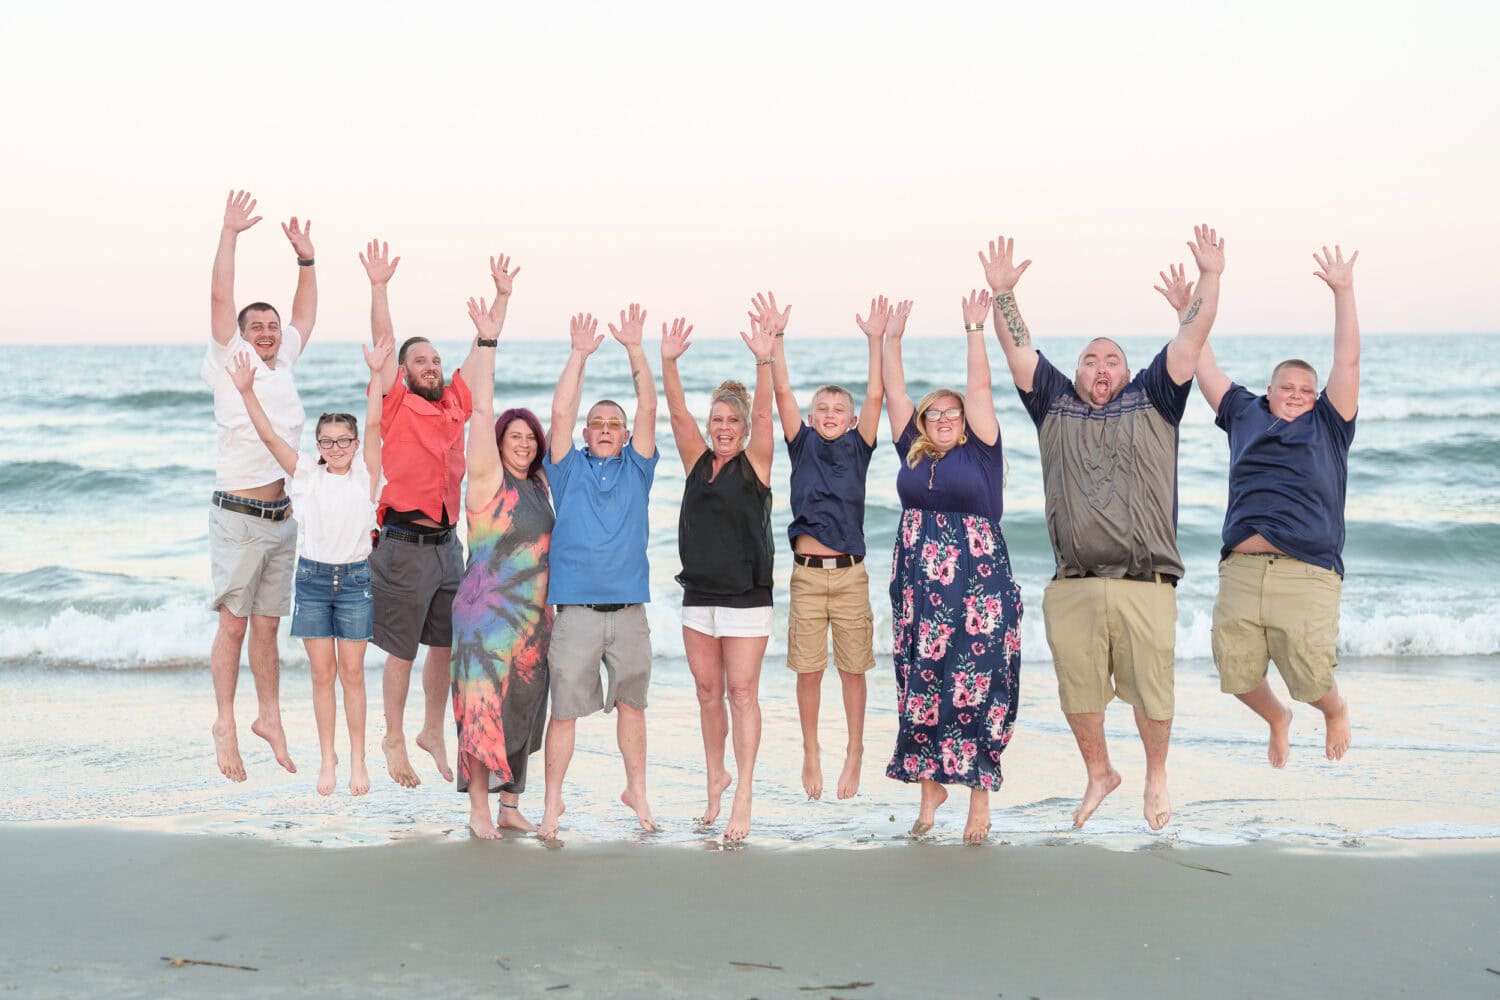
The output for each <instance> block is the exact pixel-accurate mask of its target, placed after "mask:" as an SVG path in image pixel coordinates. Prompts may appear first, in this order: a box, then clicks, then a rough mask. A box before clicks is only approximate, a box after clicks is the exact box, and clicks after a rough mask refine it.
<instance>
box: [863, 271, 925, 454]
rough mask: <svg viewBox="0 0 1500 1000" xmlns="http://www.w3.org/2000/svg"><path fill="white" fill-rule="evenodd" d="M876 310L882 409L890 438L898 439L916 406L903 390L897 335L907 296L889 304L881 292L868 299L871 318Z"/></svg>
mask: <svg viewBox="0 0 1500 1000" xmlns="http://www.w3.org/2000/svg"><path fill="white" fill-rule="evenodd" d="M877 311H879V312H880V313H881V315H882V316H883V319H884V330H883V340H882V343H881V348H880V376H881V381H882V382H883V383H884V384H885V412H886V415H887V416H888V417H889V418H890V421H891V440H893V441H899V440H901V432H902V431H904V430H906V425H907V424H909V423H911V415H912V411H913V410H914V409H916V407H915V406H913V405H912V401H911V397H910V396H908V395H907V394H906V368H905V366H904V365H903V364H902V362H901V338H902V336H903V335H905V333H906V317H908V316H910V315H911V299H905V300H903V301H902V302H901V303H899V304H898V305H897V306H896V307H895V308H891V306H890V305H889V304H888V303H887V302H886V300H885V297H884V296H881V297H880V298H878V299H876V300H875V301H874V302H872V303H870V317H871V319H872V320H873V319H874V317H875V314H876V312H877ZM858 318H859V317H858V316H856V317H855V319H858Z"/></svg>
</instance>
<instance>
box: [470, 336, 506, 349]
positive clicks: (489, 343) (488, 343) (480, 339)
mask: <svg viewBox="0 0 1500 1000" xmlns="http://www.w3.org/2000/svg"><path fill="white" fill-rule="evenodd" d="M474 343H476V344H478V345H479V346H480V347H498V346H499V345H500V338H499V337H496V338H495V339H494V340H485V339H484V338H483V337H475V338H474Z"/></svg>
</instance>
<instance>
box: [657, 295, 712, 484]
mask: <svg viewBox="0 0 1500 1000" xmlns="http://www.w3.org/2000/svg"><path fill="white" fill-rule="evenodd" d="M692 335H693V328H692V327H691V326H684V325H683V321H682V320H677V321H676V322H675V323H673V324H672V329H671V330H668V329H667V324H665V323H663V324H662V325H661V387H662V391H663V392H665V393H666V396H667V416H668V417H669V418H671V421H672V440H673V441H675V442H676V444H677V455H678V457H679V458H681V459H682V469H683V471H684V472H692V471H693V465H694V463H696V462H697V461H698V458H699V457H700V456H701V455H702V454H703V453H704V452H705V451H707V450H708V442H706V441H704V440H703V432H702V431H700V430H699V429H698V422H697V421H696V420H694V419H693V415H692V414H691V413H689V412H688V408H687V396H686V395H685V394H684V393H683V391H682V376H681V375H679V374H678V373H677V359H678V358H680V357H682V352H683V351H686V350H687V349H688V348H689V347H692V346H693V345H692V343H691V341H689V339H688V338H689V337H691V336H692Z"/></svg>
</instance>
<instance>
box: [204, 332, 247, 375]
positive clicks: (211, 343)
mask: <svg viewBox="0 0 1500 1000" xmlns="http://www.w3.org/2000/svg"><path fill="white" fill-rule="evenodd" d="M238 339H239V337H238V335H236V336H235V337H233V338H231V339H230V341H229V343H227V344H221V343H219V342H218V341H217V340H215V339H214V338H213V337H212V336H210V337H209V338H208V354H206V355H205V356H204V358H203V367H202V368H201V369H199V372H198V374H200V375H202V376H203V381H205V382H207V383H208V384H209V385H214V384H216V383H217V382H218V380H219V376H221V375H223V374H224V369H225V368H226V367H227V366H228V365H229V359H230V358H232V357H234V347H235V341H236V340H238Z"/></svg>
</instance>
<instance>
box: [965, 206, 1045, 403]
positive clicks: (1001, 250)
mask: <svg viewBox="0 0 1500 1000" xmlns="http://www.w3.org/2000/svg"><path fill="white" fill-rule="evenodd" d="M1015 244H1016V241H1015V240H1013V239H1006V238H1005V237H1004V236H997V237H995V239H993V240H991V241H990V252H989V256H988V257H986V256H985V254H984V251H983V250H981V251H979V263H980V264H981V265H983V267H984V279H985V280H986V281H988V282H989V283H990V294H991V295H993V296H994V306H995V336H996V337H998V338H999V339H1000V350H1001V351H1002V352H1004V354H1005V363H1006V365H1007V366H1009V368H1010V377H1011V380H1012V381H1014V382H1015V383H1016V388H1017V389H1020V390H1021V391H1022V392H1030V391H1031V380H1032V379H1033V378H1034V377H1035V376H1036V361H1037V354H1036V348H1034V347H1032V346H1031V331H1030V330H1029V329H1027V327H1026V321H1025V320H1024V319H1022V318H1021V307H1020V306H1019V305H1018V304H1017V303H1016V283H1017V282H1018V281H1020V280H1021V275H1023V274H1025V273H1026V269H1027V268H1028V267H1030V266H1031V260H1030V259H1029V258H1028V259H1027V260H1023V261H1021V263H1020V264H1017V263H1016V262H1015Z"/></svg>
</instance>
